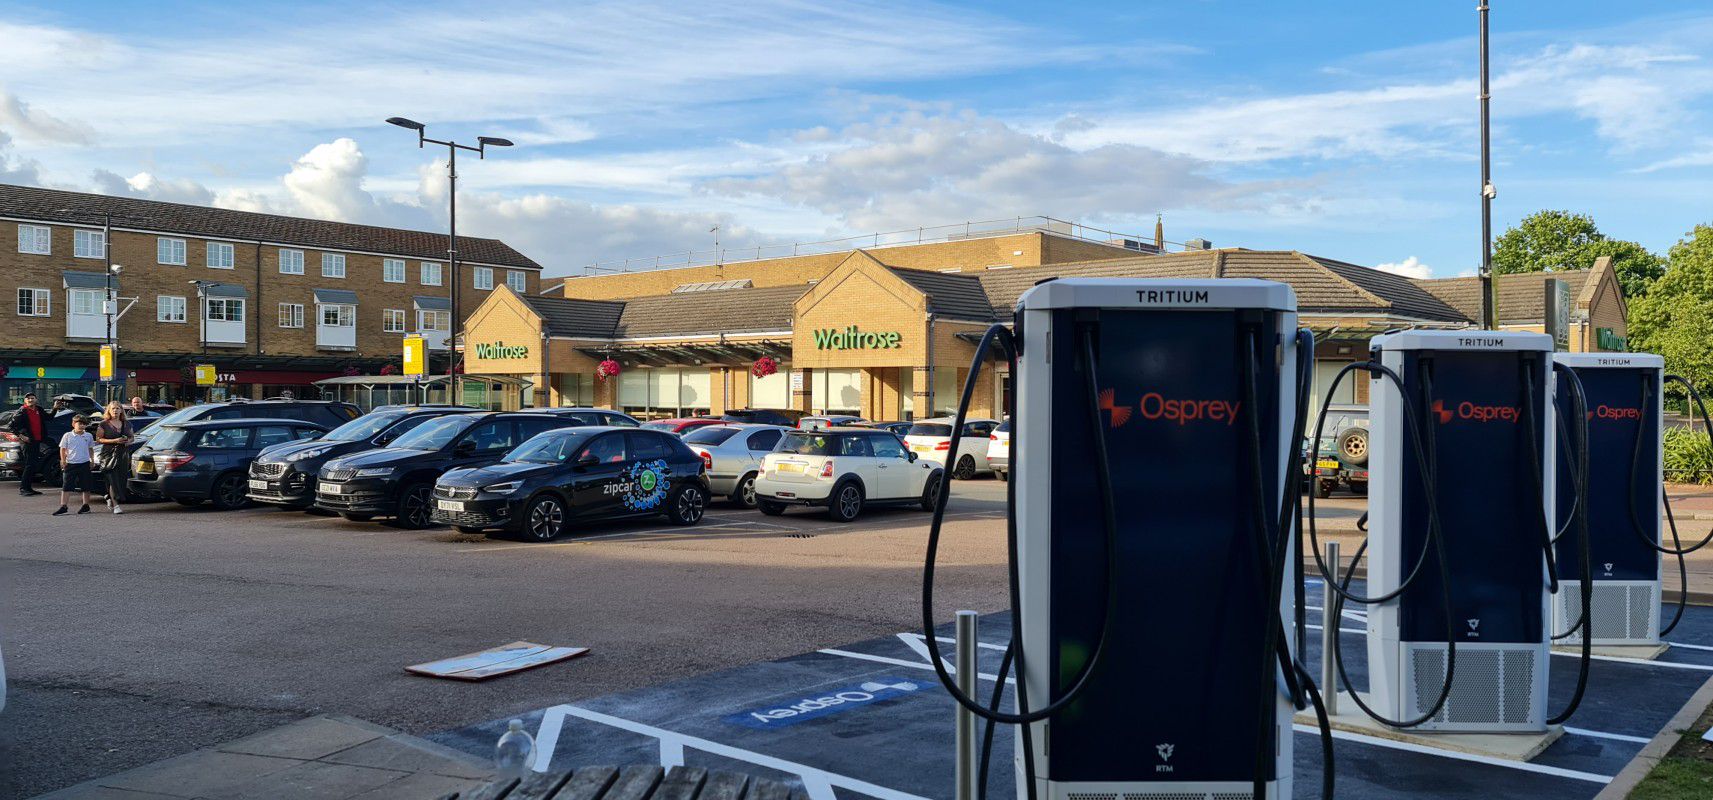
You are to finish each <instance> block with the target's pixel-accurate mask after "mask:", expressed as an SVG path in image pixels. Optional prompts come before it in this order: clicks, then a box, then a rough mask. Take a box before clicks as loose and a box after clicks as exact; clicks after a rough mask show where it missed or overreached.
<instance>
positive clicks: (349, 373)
mask: <svg viewBox="0 0 1713 800" xmlns="http://www.w3.org/2000/svg"><path fill="white" fill-rule="evenodd" d="M361 374H363V371H362V370H360V369H357V368H356V367H355V366H351V367H346V368H345V377H347V378H355V377H357V376H358V375H361Z"/></svg>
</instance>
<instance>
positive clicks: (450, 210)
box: [387, 117, 512, 403]
mask: <svg viewBox="0 0 1713 800" xmlns="http://www.w3.org/2000/svg"><path fill="white" fill-rule="evenodd" d="M387 122H388V123H389V124H392V125H397V126H399V127H401V128H406V129H409V130H413V131H416V146H417V148H418V149H420V148H422V147H423V146H425V145H430V144H439V145H445V146H446V184H447V192H446V195H447V197H446V199H447V214H446V261H447V271H448V276H449V279H450V280H451V282H452V291H451V297H450V299H451V301H452V319H451V327H452V330H451V331H449V332H448V336H449V339H448V341H447V346H446V381H447V383H448V384H449V387H448V389H449V392H448V395H447V400H448V401H450V402H452V403H457V402H458V399H459V394H460V390H461V389H462V388H463V387H462V386H461V384H462V383H463V381H461V380H459V378H458V360H459V356H458V352H459V351H458V340H459V338H460V336H461V335H462V333H463V328H464V319H463V317H462V316H460V315H459V313H458V289H459V286H458V151H459V150H469V151H470V152H472V153H475V154H476V158H479V159H480V158H485V157H486V154H487V148H488V147H489V146H490V145H491V146H494V147H511V146H512V143H511V140H510V139H501V138H499V137H497V136H478V137H476V146H475V147H471V146H470V145H467V144H459V143H457V142H454V141H452V140H450V139H445V140H442V139H430V138H428V136H427V135H426V134H424V132H423V129H424V128H425V127H427V126H425V125H423V124H422V123H420V122H417V121H416V120H411V119H405V118H404V117H387Z"/></svg>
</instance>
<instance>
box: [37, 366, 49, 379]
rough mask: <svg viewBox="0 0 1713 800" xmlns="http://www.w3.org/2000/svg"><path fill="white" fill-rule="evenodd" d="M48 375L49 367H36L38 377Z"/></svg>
mask: <svg viewBox="0 0 1713 800" xmlns="http://www.w3.org/2000/svg"><path fill="white" fill-rule="evenodd" d="M47 376H48V368H47V367H36V377H38V378H46V377H47Z"/></svg>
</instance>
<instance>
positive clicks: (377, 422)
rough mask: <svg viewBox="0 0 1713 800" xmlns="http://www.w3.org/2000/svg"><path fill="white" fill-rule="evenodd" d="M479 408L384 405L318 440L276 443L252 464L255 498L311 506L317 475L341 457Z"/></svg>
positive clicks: (272, 502)
mask: <svg viewBox="0 0 1713 800" xmlns="http://www.w3.org/2000/svg"><path fill="white" fill-rule="evenodd" d="M475 410H476V409H474V408H470V407H469V406H444V405H434V406H381V407H379V408H377V409H375V410H374V411H371V412H369V413H367V414H364V415H363V416H361V417H358V418H356V419H354V420H351V421H350V422H347V423H345V424H344V425H340V426H339V427H337V428H334V429H333V430H331V431H329V432H328V433H327V435H326V436H323V437H321V438H320V439H316V440H315V441H313V442H292V443H291V444H283V445H280V446H278V447H270V448H268V450H267V451H266V452H264V453H262V454H261V455H259V456H257V457H256V460H255V461H252V462H250V478H249V481H250V482H249V493H250V499H251V500H254V501H256V502H258V503H268V504H270V505H276V506H285V507H287V508H308V507H310V506H312V505H314V504H315V476H316V474H317V473H319V472H320V471H321V465H323V464H325V463H327V462H328V461H331V460H333V459H335V458H338V457H340V456H348V455H351V454H352V453H361V452H363V451H364V450H373V449H375V448H377V447H386V446H387V445H389V444H392V442H393V441H394V440H396V439H398V438H399V437H400V436H403V435H405V434H406V433H409V432H410V431H412V430H414V429H415V428H416V426H418V425H421V424H422V423H424V422H427V421H429V420H431V419H434V418H436V417H444V416H446V415H448V414H465V413H469V412H471V411H475Z"/></svg>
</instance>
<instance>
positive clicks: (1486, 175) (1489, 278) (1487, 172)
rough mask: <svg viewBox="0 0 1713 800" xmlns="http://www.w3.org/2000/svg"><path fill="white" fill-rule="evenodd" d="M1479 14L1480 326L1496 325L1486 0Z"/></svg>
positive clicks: (1491, 328) (1492, 327)
mask: <svg viewBox="0 0 1713 800" xmlns="http://www.w3.org/2000/svg"><path fill="white" fill-rule="evenodd" d="M1475 10H1476V12H1477V13H1478V14H1479V15H1480V17H1481V36H1480V39H1481V98H1480V99H1481V272H1480V275H1481V281H1480V283H1481V327H1483V328H1486V329H1488V330H1497V329H1498V328H1499V318H1498V315H1499V301H1498V298H1497V297H1496V296H1495V295H1494V281H1493V197H1494V196H1495V195H1497V194H1498V192H1497V191H1496V190H1495V189H1494V188H1493V157H1492V143H1491V138H1490V134H1489V125H1488V119H1489V114H1488V103H1489V101H1490V100H1491V99H1492V95H1491V94H1490V93H1489V92H1488V90H1487V1H1486V0H1482V2H1481V4H1480V5H1478V6H1476V8H1475Z"/></svg>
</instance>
